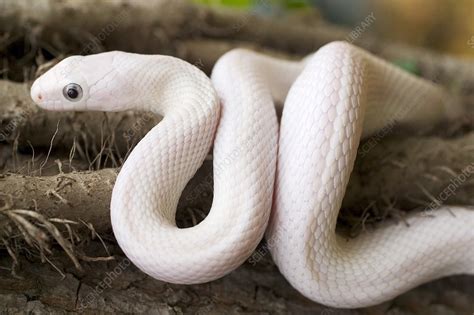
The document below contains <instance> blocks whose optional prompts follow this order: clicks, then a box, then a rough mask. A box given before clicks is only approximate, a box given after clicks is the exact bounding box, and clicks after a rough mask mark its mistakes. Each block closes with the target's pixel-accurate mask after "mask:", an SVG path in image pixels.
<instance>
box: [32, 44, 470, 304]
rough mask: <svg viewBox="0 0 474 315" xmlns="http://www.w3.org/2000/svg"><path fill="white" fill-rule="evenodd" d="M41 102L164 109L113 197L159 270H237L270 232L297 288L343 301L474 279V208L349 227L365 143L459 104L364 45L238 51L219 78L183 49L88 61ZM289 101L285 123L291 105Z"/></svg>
mask: <svg viewBox="0 0 474 315" xmlns="http://www.w3.org/2000/svg"><path fill="white" fill-rule="evenodd" d="M31 96H32V98H33V99H34V101H35V102H36V103H37V104H38V105H39V106H41V107H43V108H45V109H49V110H61V111H68V110H74V111H88V110H94V111H124V110H143V111H152V112H155V113H158V114H160V115H163V116H164V119H163V120H162V121H161V122H160V123H159V124H158V125H157V126H155V127H154V128H153V129H152V130H150V131H149V132H148V134H147V135H146V136H145V137H144V138H143V140H141V141H140V143H139V144H138V145H137V146H136V147H135V149H134V150H133V152H131V154H130V156H129V157H128V159H127V160H126V162H125V164H124V165H123V167H122V169H121V171H120V173H119V175H118V178H117V181H116V184H115V187H114V190H113V194H112V201H111V219H112V226H113V231H114V234H115V236H116V238H117V241H118V243H119V244H120V246H121V248H122V249H123V251H124V252H125V254H126V255H127V256H128V257H129V258H130V259H131V261H132V262H133V263H134V264H135V265H136V266H138V267H139V268H140V269H141V270H143V271H144V272H145V273H147V274H149V275H150V276H152V277H154V278H157V279H160V280H163V281H168V282H173V283H181V284H192V283H202V282H207V281H211V280H214V279H217V278H219V277H222V276H224V275H225V274H227V273H229V272H230V271H232V270H234V269H235V268H237V267H238V266H239V265H241V264H242V263H243V262H244V261H245V260H246V259H247V258H248V257H249V256H250V255H251V254H252V252H253V250H254V249H255V248H256V246H257V245H258V243H259V242H260V240H261V238H262V237H263V235H264V232H265V231H266V238H267V240H268V241H269V243H270V241H271V245H272V246H270V250H271V254H272V257H273V259H274V261H275V262H276V264H277V265H278V268H279V269H280V271H281V272H282V274H283V275H284V276H285V277H286V279H287V280H288V281H289V282H290V283H291V285H293V286H294V287H295V288H296V289H297V290H299V291H300V292H301V293H302V294H304V295H305V296H306V297H308V298H310V299H312V300H314V301H317V302H320V303H323V304H326V305H330V306H335V307H362V306H368V305H373V304H377V303H380V302H383V301H386V300H388V299H391V298H393V297H395V296H397V295H399V294H400V293H402V292H404V291H406V290H408V289H410V288H413V287H415V286H417V285H419V284H421V283H423V282H426V281H430V280H433V279H435V278H439V277H443V276H446V275H452V274H461V273H467V274H472V273H474V250H473V246H474V212H473V211H469V210H468V209H466V208H461V207H450V211H451V212H452V213H453V214H454V216H453V214H451V213H450V212H449V211H447V209H446V208H441V209H438V210H437V211H435V212H433V214H434V215H433V216H429V217H427V216H424V217H423V216H420V215H411V216H410V217H409V218H408V222H409V224H410V226H409V227H407V226H406V225H404V224H395V223H390V224H388V223H386V224H382V226H381V227H379V228H377V229H376V230H375V231H374V232H372V233H363V234H362V235H360V236H358V237H357V238H355V239H345V238H342V237H341V236H338V235H337V234H336V232H335V227H336V218H337V215H338V211H339V208H340V206H341V202H342V198H343V196H344V192H345V189H346V186H347V183H348V180H349V176H350V173H351V171H352V168H353V165H354V160H355V158H356V154H357V148H358V145H359V141H360V138H361V136H362V137H366V136H370V135H371V134H373V133H375V132H377V131H378V130H380V129H381V128H384V126H387V125H388V124H393V122H394V121H396V122H398V123H402V124H407V125H412V126H415V127H422V126H425V125H427V124H428V125H430V124H433V123H435V122H437V121H438V120H440V119H442V118H443V117H446V116H449V115H450V114H452V113H454V112H456V111H458V109H457V108H454V107H452V106H451V105H449V104H450V102H447V101H446V100H447V98H446V94H445V92H443V90H442V89H441V88H440V87H438V86H436V85H434V84H432V83H430V82H427V81H425V80H422V79H419V78H416V77H414V76H412V75H410V74H408V73H405V72H404V71H403V70H400V69H398V68H396V67H395V66H392V65H390V64H389V63H387V62H385V61H383V60H380V59H378V58H376V57H375V56H373V55H371V54H369V53H367V52H365V51H363V50H361V49H359V48H356V47H354V46H352V45H350V44H348V43H344V42H334V43H330V44H328V45H326V46H324V47H322V48H321V49H320V50H319V51H317V52H316V53H315V54H313V55H311V56H309V57H307V58H305V59H304V60H303V61H301V62H290V61H283V60H279V59H275V58H271V57H268V56H265V55H261V54H258V53H254V52H251V51H247V50H243V49H236V50H233V51H231V52H228V53H226V54H225V55H224V56H222V57H221V58H220V59H219V61H218V62H217V64H216V65H215V68H214V70H213V73H212V81H211V80H209V78H207V77H206V76H205V75H204V74H203V73H202V72H201V71H200V70H198V69H197V68H196V67H194V66H192V65H190V64H188V63H186V62H184V61H182V60H180V59H177V58H173V57H170V56H161V55H138V54H131V53H124V52H118V51H115V52H106V53H102V54H97V55H91V56H85V57H83V56H73V57H69V58H66V59H65V60H63V61H61V62H60V63H59V64H57V65H56V66H54V67H53V68H52V69H51V70H49V71H48V72H46V73H45V74H44V75H43V76H41V77H40V78H39V79H38V80H37V81H35V83H34V84H33V86H32V88H31ZM283 102H284V108H283V114H282V119H281V124H280V127H279V126H278V121H277V116H276V114H275V104H276V103H283ZM212 144H214V146H213V158H214V161H213V163H214V200H213V203H212V208H211V210H210V213H209V215H208V216H207V217H206V218H205V219H204V220H203V221H202V222H201V223H199V224H198V225H196V226H194V227H191V228H184V229H181V228H178V227H177V226H176V223H175V212H176V207H177V203H178V199H179V198H180V195H181V192H182V191H183V189H184V187H185V185H186V184H187V182H188V181H189V180H190V178H191V177H192V176H193V175H194V174H195V172H196V170H197V169H198V168H199V167H200V165H201V164H202V163H203V161H204V159H205V157H206V155H207V154H208V152H209V150H210V148H211V145H212ZM270 212H271V215H270Z"/></svg>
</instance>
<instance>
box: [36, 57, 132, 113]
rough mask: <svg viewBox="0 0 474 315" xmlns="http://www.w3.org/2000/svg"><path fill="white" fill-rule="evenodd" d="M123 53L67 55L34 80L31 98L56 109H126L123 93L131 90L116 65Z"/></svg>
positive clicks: (41, 104) (42, 106) (43, 105)
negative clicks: (128, 89)
mask: <svg viewBox="0 0 474 315" xmlns="http://www.w3.org/2000/svg"><path fill="white" fill-rule="evenodd" d="M120 54H125V53H122V52H116V51H112V52H106V53H101V54H95V55H89V56H71V57H68V58H65V59H63V60H62V61H61V62H59V63H58V64H56V65H55V66H54V67H52V68H51V69H50V70H48V71H47V72H46V73H44V74H43V75H42V76H41V77H39V78H38V79H37V80H36V81H35V82H34V83H33V85H32V87H31V98H32V99H33V101H34V102H35V103H36V104H37V105H38V106H40V107H41V108H44V109H46V110H53V111H85V110H98V111H115V110H122V109H123V108H122V106H121V105H122V104H121V103H122V101H121V97H120V95H123V94H124V93H126V92H127V91H126V89H124V88H123V86H122V82H125V80H123V79H121V76H120V74H119V73H118V72H117V71H116V70H115V69H116V67H115V65H114V62H115V59H116V57H117V56H118V55H120ZM112 83H113V84H112ZM127 101H128V100H127Z"/></svg>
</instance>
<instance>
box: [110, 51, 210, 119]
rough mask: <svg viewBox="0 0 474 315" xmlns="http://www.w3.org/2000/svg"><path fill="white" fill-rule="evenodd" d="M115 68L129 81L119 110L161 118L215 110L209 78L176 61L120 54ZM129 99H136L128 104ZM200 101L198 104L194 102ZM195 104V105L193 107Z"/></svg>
mask: <svg viewBox="0 0 474 315" xmlns="http://www.w3.org/2000/svg"><path fill="white" fill-rule="evenodd" d="M114 68H115V71H116V72H117V73H118V74H119V76H118V77H119V78H126V82H127V86H126V87H125V86H124V89H125V91H126V95H125V93H124V94H123V95H122V97H123V98H124V99H126V100H127V101H126V102H125V101H122V102H120V103H121V106H120V107H119V109H120V110H140V111H150V112H153V113H156V114H159V115H161V116H166V115H169V114H172V113H173V112H177V111H178V112H179V111H180V109H183V108H188V107H200V106H208V107H212V106H213V104H214V103H215V100H216V95H215V92H214V88H213V86H212V83H211V82H210V80H209V78H208V77H207V76H206V75H205V74H204V73H203V72H202V71H201V70H199V69H198V68H197V67H195V66H193V65H191V64H189V63H187V62H185V61H183V60H181V59H178V58H175V57H171V56H163V55H140V54H131V53H123V52H117V55H116V56H115V58H114ZM127 95H133V97H134V98H133V99H131V100H128V98H127ZM196 100H198V102H195V101H196ZM190 103H192V104H190Z"/></svg>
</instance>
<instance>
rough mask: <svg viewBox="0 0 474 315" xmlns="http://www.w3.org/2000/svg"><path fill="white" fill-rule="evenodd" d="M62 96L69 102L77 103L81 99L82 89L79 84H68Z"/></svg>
mask: <svg viewBox="0 0 474 315" xmlns="http://www.w3.org/2000/svg"><path fill="white" fill-rule="evenodd" d="M63 95H64V97H65V98H66V99H68V100H69V101H71V102H77V101H79V100H80V99H81V98H82V88H81V86H80V85H79V84H76V83H69V84H68V85H66V86H65V87H64V89H63Z"/></svg>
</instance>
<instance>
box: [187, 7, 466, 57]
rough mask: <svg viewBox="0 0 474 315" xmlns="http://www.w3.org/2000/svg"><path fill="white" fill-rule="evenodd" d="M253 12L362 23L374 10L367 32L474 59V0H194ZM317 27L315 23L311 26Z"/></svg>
mask: <svg viewBox="0 0 474 315" xmlns="http://www.w3.org/2000/svg"><path fill="white" fill-rule="evenodd" d="M192 1H193V2H195V3H199V4H202V5H208V6H214V7H221V8H228V9H233V10H246V11H250V12H252V13H253V14H259V15H266V16H277V17H285V18H286V17H292V18H301V19H303V18H304V20H305V21H308V20H309V19H308V16H310V17H311V19H313V20H316V21H318V19H319V20H320V21H321V20H325V21H327V22H330V23H334V24H339V25H345V26H347V27H349V28H351V27H355V26H357V25H358V24H359V23H360V22H361V21H362V20H364V19H365V18H366V17H367V16H368V15H369V14H371V13H372V12H373V13H374V16H375V17H376V22H375V23H374V24H373V25H372V26H371V27H370V28H368V29H367V33H372V34H375V35H377V36H378V37H379V38H383V39H385V40H387V41H397V42H403V43H407V44H410V45H417V46H423V47H427V48H430V49H434V50H438V51H442V52H446V53H450V54H454V55H457V56H460V57H465V58H474V0H192ZM311 26H314V24H312V25H311V24H309V25H308V27H311Z"/></svg>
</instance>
